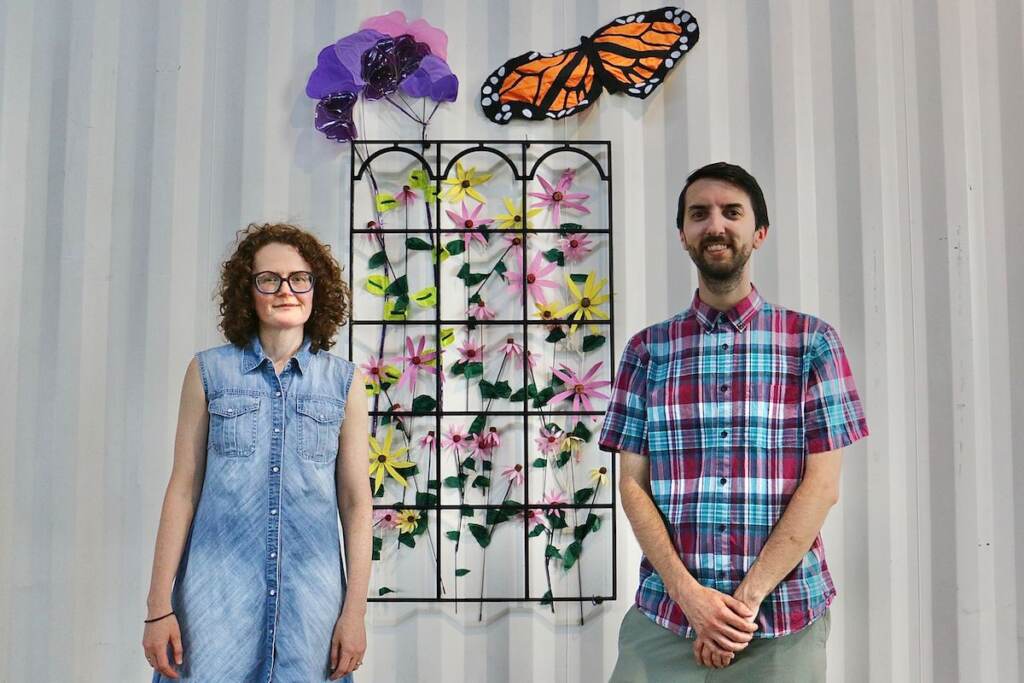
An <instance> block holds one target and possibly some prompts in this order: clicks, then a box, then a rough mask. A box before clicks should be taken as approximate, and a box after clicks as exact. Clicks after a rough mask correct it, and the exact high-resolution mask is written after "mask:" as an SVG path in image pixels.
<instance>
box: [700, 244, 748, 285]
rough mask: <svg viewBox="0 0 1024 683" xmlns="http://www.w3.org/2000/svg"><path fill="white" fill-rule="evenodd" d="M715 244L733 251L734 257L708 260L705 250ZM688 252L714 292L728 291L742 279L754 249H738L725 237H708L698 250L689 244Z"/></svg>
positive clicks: (746, 247)
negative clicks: (722, 245)
mask: <svg viewBox="0 0 1024 683" xmlns="http://www.w3.org/2000/svg"><path fill="white" fill-rule="evenodd" d="M713 244H724V245H725V246H726V247H728V248H729V249H730V250H731V253H732V257H731V258H722V259H716V260H714V261H712V260H709V259H707V258H706V256H707V252H705V249H706V248H707V247H709V246H711V245H713ZM686 251H687V252H688V253H689V254H690V259H691V260H692V261H693V263H694V265H696V266H697V270H699V271H700V274H701V275H703V276H704V281H705V282H706V283H707V284H708V286H709V287H710V288H711V289H712V290H713V291H715V290H719V291H728V290H730V289H732V287H733V286H734V285H736V284H737V283H738V282H739V281H740V279H741V278H742V276H743V268H744V266H746V265H747V261H749V260H750V254H751V252H752V251H753V249H752V248H751V247H750V245H745V247H744V248H740V249H737V247H736V244H735V243H734V242H732V241H730V240H729V239H728V238H725V237H707V238H704V239H703V240H701V242H700V244H699V245H698V246H697V248H696V249H693V248H691V247H690V245H689V244H687V247H686Z"/></svg>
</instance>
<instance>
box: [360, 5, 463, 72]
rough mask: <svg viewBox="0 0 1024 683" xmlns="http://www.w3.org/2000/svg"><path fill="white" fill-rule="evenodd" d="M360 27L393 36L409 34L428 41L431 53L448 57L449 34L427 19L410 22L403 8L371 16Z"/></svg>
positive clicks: (444, 57)
mask: <svg viewBox="0 0 1024 683" xmlns="http://www.w3.org/2000/svg"><path fill="white" fill-rule="evenodd" d="M359 28H360V29H367V28H369V29H373V30H374V31H380V32H381V33H384V34H386V35H389V36H391V37H393V38H397V37H398V36H401V35H406V34H408V35H410V36H412V37H413V38H415V39H416V41H417V42H420V43H426V44H427V46H428V47H429V48H430V53H431V54H433V55H437V56H438V57H440V58H441V59H445V60H447V59H448V35H447V34H446V33H445V32H444V31H442V30H441V29H439V28H435V27H433V26H431V25H430V24H429V23H427V21H426V20H425V19H417V20H416V21H414V22H412V23H409V22H408V21H407V20H406V18H405V12H402V11H401V10H395V11H394V12H388V13H387V14H382V15H380V16H378V17H370V18H369V19H367V20H365V21H364V22H363V23H362V24H360V25H359Z"/></svg>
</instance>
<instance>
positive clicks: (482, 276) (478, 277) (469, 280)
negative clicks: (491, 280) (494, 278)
mask: <svg viewBox="0 0 1024 683" xmlns="http://www.w3.org/2000/svg"><path fill="white" fill-rule="evenodd" d="M486 279H487V273H469V274H467V275H466V277H464V278H462V281H463V282H465V283H466V286H467V287H473V286H476V285H478V284H480V283H481V282H483V281H484V280H486Z"/></svg>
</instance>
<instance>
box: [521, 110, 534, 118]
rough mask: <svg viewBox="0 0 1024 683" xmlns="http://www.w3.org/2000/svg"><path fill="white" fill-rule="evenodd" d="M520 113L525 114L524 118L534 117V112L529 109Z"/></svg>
mask: <svg viewBox="0 0 1024 683" xmlns="http://www.w3.org/2000/svg"><path fill="white" fill-rule="evenodd" d="M520 113H521V114H522V115H523V118H527V119H532V118H533V112H532V111H530V110H529V109H524V110H523V111H522V112H520Z"/></svg>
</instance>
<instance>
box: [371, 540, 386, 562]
mask: <svg viewBox="0 0 1024 683" xmlns="http://www.w3.org/2000/svg"><path fill="white" fill-rule="evenodd" d="M383 547H384V539H383V538H381V537H380V536H374V537H373V557H372V559H373V560H379V559H380V549H381V548H383Z"/></svg>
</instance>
